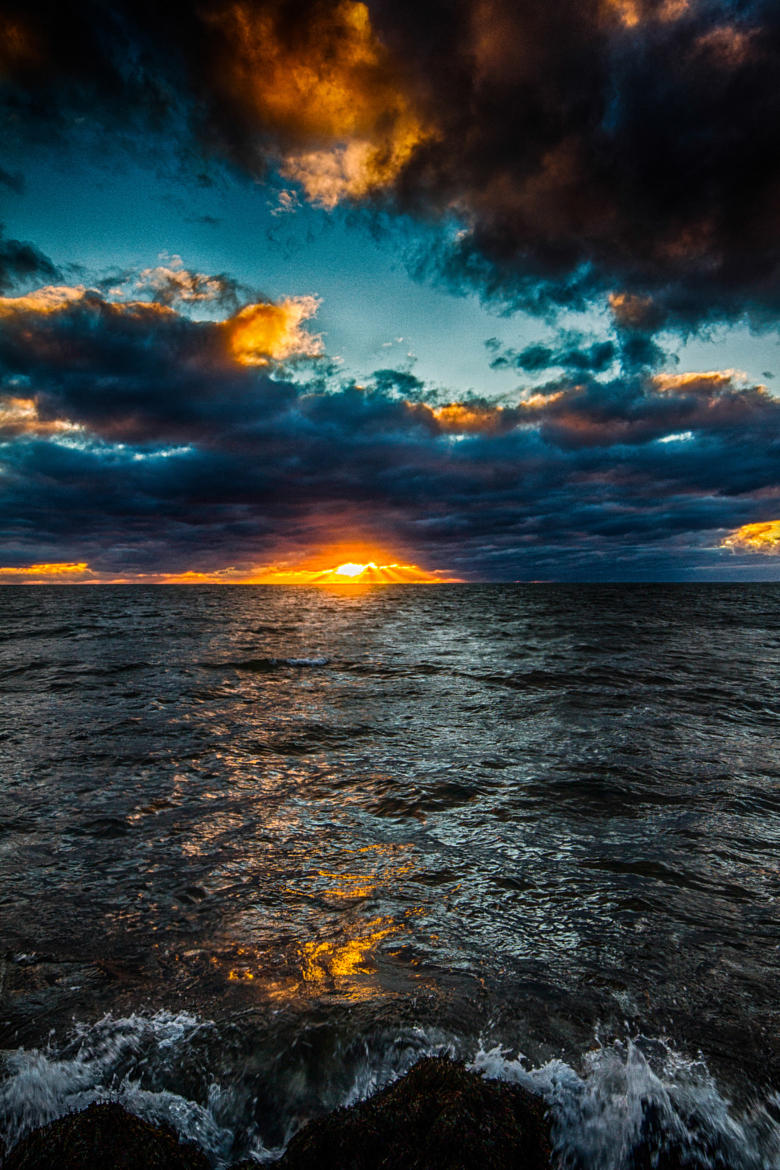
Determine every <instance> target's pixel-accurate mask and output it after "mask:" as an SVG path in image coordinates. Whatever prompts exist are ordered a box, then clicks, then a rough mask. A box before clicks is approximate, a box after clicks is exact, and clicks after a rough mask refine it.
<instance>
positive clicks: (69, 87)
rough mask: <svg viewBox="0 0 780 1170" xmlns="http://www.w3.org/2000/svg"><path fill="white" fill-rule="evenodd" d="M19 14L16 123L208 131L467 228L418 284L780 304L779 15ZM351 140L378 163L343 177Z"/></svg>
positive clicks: (322, 8) (298, 7)
mask: <svg viewBox="0 0 780 1170" xmlns="http://www.w3.org/2000/svg"><path fill="white" fill-rule="evenodd" d="M4 7H5V13H6V16H5V20H6V24H5V27H6V29H7V30H9V32H8V35H7V36H6V41H5V45H4V47H3V50H2V57H3V61H2V64H3V66H4V69H3V73H4V77H5V79H6V80H5V84H4V91H5V103H6V111H7V118H6V127H7V128H8V127H10V132H12V133H13V132H18V133H19V134H32V133H34V132H35V133H47V132H48V133H52V132H55V133H57V134H62V133H64V132H66V131H67V132H71V131H72V128H73V127H74V126H75V127H78V128H79V129H78V133H82V134H83V133H84V127H85V125H86V126H90V125H91V126H93V127H99V126H103V127H105V126H107V125H110V126H111V127H112V129H113V130H114V131H116V129H117V128H120V129H121V128H124V130H126V131H127V133H128V134H129V135H130V137H132V135H133V133H136V134H138V133H144V134H149V133H150V132H151V131H153V130H159V131H161V132H163V131H164V132H166V133H167V134H168V135H169V143H170V145H169V151H170V153H171V155H173V154H174V153H178V154H179V155H181V154H182V153H186V152H187V151H188V150H190V151H191V148H192V139H191V138H190V137H188V136H189V135H192V134H194V135H195V136H196V138H197V142H198V144H199V150H201V151H205V152H207V153H210V154H211V155H212V156H215V157H219V158H222V159H228V160H229V161H230V162H231V163H232V164H233V165H235V166H238V167H240V168H242V169H243V170H244V171H246V172H249V173H251V174H253V175H258V174H262V173H263V172H264V170H265V169H266V167H267V165H268V163H269V161H270V162H271V163H277V162H280V160H281V164H282V165H286V166H287V168H288V174H290V175H291V176H292V178H293V179H294V180H298V181H299V182H300V183H301V184H302V185H303V187H304V189H305V190H306V191H307V192H308V194H309V196H310V197H311V198H314V199H319V200H320V201H322V202H324V203H326V205H331V204H332V202H334V201H336V200H338V199H339V198H346V199H352V200H353V201H355V200H357V201H368V202H370V203H373V204H375V205H379V206H380V207H383V208H386V209H389V210H391V211H392V210H393V209H396V210H398V209H400V210H402V211H404V212H409V213H411V214H412V216H418V217H420V219H421V220H422V221H424V222H425V223H426V224H427V225H431V224H435V223H436V222H437V221H439V220H441V222H449V221H450V220H451V217H452V215H453V213H454V214H455V216H456V218H457V219H458V220H459V221H460V223H461V225H464V226H465V230H463V231H461V232H459V233H458V234H457V235H454V236H453V235H452V234H451V233H450V232H449V229H448V230H446V231H445V230H444V229H442V230H441V231H440V232H439V233H438V234H436V235H435V236H434V237H433V241H432V242H431V239H430V238H429V236H428V235H426V237H425V239H424V240H422V242H421V243H420V245H419V248H418V250H417V253H416V260H415V263H416V266H417V268H418V269H419V271H421V272H429V273H433V274H434V275H436V277H437V278H439V279H444V280H446V281H448V282H450V283H452V284H454V285H456V286H458V287H462V286H464V285H472V284H477V285H478V286H479V287H480V288H481V289H482V290H483V292H484V293H485V295H487V296H493V297H497V298H501V299H504V300H505V301H506V302H507V303H509V304H513V305H523V306H525V307H527V308H530V309H532V310H534V311H540V312H541V311H545V310H546V309H549V308H550V307H551V306H556V305H561V306H581V305H583V304H585V303H587V301H588V299H589V298H590V297H592V296H594V295H596V294H601V293H604V292H609V291H616V292H618V293H621V294H629V295H631V296H634V297H639V298H643V300H644V303H645V305H646V306H647V307H648V324H647V332H648V333H649V332H651V331H652V329H654V328H656V327H657V325H658V324H660V323H664V322H665V323H669V324H680V325H682V326H683V327H688V326H693V325H696V324H698V323H700V322H702V321H706V320H708V319H714V318H725V317H735V316H738V315H740V314H747V315H748V317H749V319H750V321H751V322H752V323H753V324H754V325H756V326H759V327H760V326H766V325H768V324H771V323H773V321H774V319H775V316H776V313H777V310H778V308H779V307H780V281H779V279H778V273H779V265H780V240H779V239H778V215H777V199H778V192H779V191H780V87H778V85H777V76H778V72H779V70H780V7H778V5H777V4H776V3H775V2H774V0H740V2H739V3H737V2H729V0H557V2H556V3H554V4H551V3H549V0H525V2H524V3H523V4H518V3H516V0H452V2H448V3H447V4H443V3H441V0H417V2H416V3H414V4H410V3H400V2H399V0H392V2H390V0H372V2H371V3H370V4H369V10H370V18H371V26H368V30H366V27H365V26H364V23H361V19H360V11H362V10H361V9H360V7H359V6H358V5H356V4H354V3H352V2H351V0H340V2H338V3H337V2H335V0H332V2H331V3H323V2H322V0H304V2H301V0H295V3H293V2H292V0H254V2H250V0H235V2H234V3H219V4H218V3H216V2H214V0H211V2H209V0H206V2H205V3H203V4H200V5H197V6H196V5H191V4H184V3H172V4H166V5H153V4H151V3H146V2H140V0H139V2H131V0H125V2H117V3H114V4H109V5H106V4H102V3H101V4H97V3H84V4H80V5H77V6H74V5H61V4H54V3H53V2H50V3H44V2H41V0H38V2H37V3H35V2H34V3H25V4H24V5H22V4H21V3H14V2H11V3H6V4H5V6H4ZM380 46H381V48H380ZM323 71H324V72H323ZM324 75H327V79H328V82H329V84H330V83H332V85H331V89H335V90H338V92H337V93H336V95H335V97H334V96H333V94H332V93H331V90H330V89H329V90H328V91H327V93H326V91H325V89H324V88H323V89H320V88H318V87H320V86H321V85H323V84H324V83H323V82H322V77H323V76H324ZM307 86H308V87H309V91H307V90H306V87H307ZM285 87H287V88H285ZM305 91H306V92H310V100H309V101H308V102H307V101H306V100H303V98H302V95H303V94H304V92H305ZM328 94H330V98H328ZM328 101H331V105H329V104H328ZM76 116H77V117H76ZM351 141H355V142H358V143H368V145H369V147H370V152H369V153H370V166H369V165H368V163H366V170H365V174H362V175H360V176H358V178H355V177H354V175H353V177H352V178H351V179H349V180H347V179H345V178H344V177H343V176H342V177H341V178H339V177H338V176H336V178H334V174H336V172H338V170H339V165H340V164H339V157H340V156H338V153H337V152H338V149H339V146H340V145H341V146H343V145H344V143H345V142H346V143H349V142H351ZM329 151H330V152H332V153H331V154H328V152H329ZM296 152H297V153H296ZM317 152H324V155H322V156H321V155H318V153H317ZM155 153H156V155H157V156H158V157H159V155H160V153H163V154H164V150H162V152H161V149H160V146H159V143H158V145H157V146H155ZM364 161H365V160H364ZM195 165H196V166H197V165H198V164H197V157H196V159H195ZM421 239H422V237H421ZM651 317H652V319H653V323H652V324H650V323H649V319H650V318H651ZM634 346H635V348H637V346H638V343H634ZM637 360H638V361H640V362H641V363H644V362H645V361H646V355H645V357H643V356H642V355H641V354H637Z"/></svg>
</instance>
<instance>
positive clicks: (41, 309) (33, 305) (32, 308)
mask: <svg viewBox="0 0 780 1170" xmlns="http://www.w3.org/2000/svg"><path fill="white" fill-rule="evenodd" d="M85 293H86V289H85V288H84V285H83V284H76V285H70V284H57V285H55V284H49V285H45V286H44V287H43V288H39V289H36V290H35V292H31V293H27V294H26V295H25V296H22V297H0V317H10V316H13V315H14V314H16V313H56V312H57V311H58V310H59V309H63V308H65V307H66V306H67V305H70V304H73V302H74V301H80V300H83V298H84V295H85Z"/></svg>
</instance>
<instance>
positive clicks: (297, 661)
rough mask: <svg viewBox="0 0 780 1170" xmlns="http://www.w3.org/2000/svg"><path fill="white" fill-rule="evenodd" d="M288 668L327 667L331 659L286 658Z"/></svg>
mask: <svg viewBox="0 0 780 1170" xmlns="http://www.w3.org/2000/svg"><path fill="white" fill-rule="evenodd" d="M284 661H285V662H286V663H287V665H288V666H327V665H328V663H329V661H330V659H329V658H324V657H320V658H285V659H284Z"/></svg>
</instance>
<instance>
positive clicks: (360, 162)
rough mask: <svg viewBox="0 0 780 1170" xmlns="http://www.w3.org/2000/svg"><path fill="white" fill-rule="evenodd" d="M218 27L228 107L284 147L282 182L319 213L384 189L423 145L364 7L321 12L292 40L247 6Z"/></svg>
mask: <svg viewBox="0 0 780 1170" xmlns="http://www.w3.org/2000/svg"><path fill="white" fill-rule="evenodd" d="M220 23H221V24H222V25H223V27H222V32H223V33H224V34H225V35H226V36H227V42H228V44H229V46H230V54H231V56H230V60H229V61H226V72H225V77H226V80H225V84H226V86H227V87H228V89H229V91H230V93H231V96H232V98H233V100H235V101H237V102H238V103H239V104H240V105H242V106H244V107H245V108H246V107H248V109H249V111H250V112H251V114H252V116H253V117H254V118H258V119H259V120H260V121H261V123H263V124H264V125H265V126H267V127H269V128H270V129H271V131H272V132H273V133H274V134H276V135H278V136H279V137H280V138H281V139H282V140H284V141H285V143H286V145H285V147H284V149H283V150H282V158H281V169H282V172H283V174H285V175H286V176H287V177H288V178H290V179H292V180H293V181H295V182H298V183H300V184H301V186H302V187H303V189H304V191H305V192H306V195H307V197H308V198H309V199H310V200H312V201H313V202H315V203H318V204H319V205H320V206H323V207H328V208H332V207H335V205H336V204H337V203H339V202H340V201H341V200H343V199H345V198H360V197H362V196H364V195H366V194H368V193H369V192H371V191H373V190H375V189H377V188H380V187H384V186H386V185H387V184H389V183H390V182H391V181H392V180H393V179H394V178H395V177H396V175H397V174H398V173H399V171H400V170H401V169H402V168H403V167H404V165H405V164H406V163H407V162H408V161H409V159H410V158H411V156H412V154H413V153H414V151H415V150H416V149H417V147H418V146H419V145H420V144H421V143H422V142H424V141H425V140H426V138H429V137H430V136H431V130H430V129H429V128H426V127H425V126H424V125H423V122H422V119H421V117H420V116H419V114H418V113H417V112H416V111H415V110H414V109H413V106H412V102H411V99H410V97H409V96H408V94H406V93H405V92H404V88H403V86H402V84H401V82H400V79H399V76H398V73H397V69H396V68H395V67H394V65H393V63H392V61H391V59H390V56H389V54H388V52H387V50H386V49H385V47H384V45H383V44H382V42H381V41H380V40H379V38H378V37H377V35H376V33H375V31H374V29H373V28H372V25H371V19H370V15H369V11H368V8H367V7H366V5H365V4H363V3H356V2H355V0H342V2H341V3H339V4H335V5H333V6H328V7H324V8H322V9H320V10H319V12H318V15H317V16H316V17H315V18H314V19H313V20H312V21H311V22H310V24H309V25H308V26H307V27H306V29H305V30H301V28H298V29H297V30H296V34H295V36H291V35H290V33H289V30H283V29H282V28H281V27H280V24H279V21H278V19H277V17H276V16H275V15H274V14H273V13H272V12H269V11H267V10H266V11H258V10H257V9H256V8H254V7H253V6H251V5H249V4H246V3H238V4H234V5H233V6H232V7H231V8H230V9H229V10H228V13H227V16H226V17H222V16H221V17H220Z"/></svg>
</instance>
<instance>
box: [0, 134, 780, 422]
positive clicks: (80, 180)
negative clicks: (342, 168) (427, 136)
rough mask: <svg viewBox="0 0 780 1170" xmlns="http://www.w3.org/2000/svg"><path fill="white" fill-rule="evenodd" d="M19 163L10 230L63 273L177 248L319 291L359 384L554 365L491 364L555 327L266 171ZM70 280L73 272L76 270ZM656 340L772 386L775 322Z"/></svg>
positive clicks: (460, 385)
mask: <svg viewBox="0 0 780 1170" xmlns="http://www.w3.org/2000/svg"><path fill="white" fill-rule="evenodd" d="M19 163H20V167H21V169H22V170H23V172H24V175H25V188H24V190H23V191H22V192H21V193H17V192H14V191H11V190H7V189H4V190H3V191H2V192H1V193H0V219H2V220H3V221H4V222H5V225H6V232H7V234H8V235H9V236H14V237H16V238H19V239H25V240H30V241H32V242H33V243H35V244H36V245H37V246H38V247H40V248H41V249H42V250H43V251H44V252H45V253H46V254H47V255H49V256H50V257H51V259H52V260H53V261H54V262H55V263H56V264H57V265H58V266H60V267H62V268H63V269H64V270H65V271H66V272H67V271H68V266H69V265H71V264H75V265H80V266H83V269H84V275H83V278H85V279H86V280H87V281H89V280H90V279H93V280H94V279H96V278H97V277H98V276H99V275H101V274H103V273H104V272H106V270H109V269H112V268H117V269H124V268H145V267H149V266H152V265H154V264H155V263H158V262H159V258H160V257H165V256H173V255H178V256H181V258H182V260H183V262H184V264H185V266H186V267H187V268H191V269H196V270H198V271H201V272H207V273H216V272H225V273H228V274H229V275H231V276H233V277H235V278H237V279H238V280H240V281H242V282H243V283H245V284H247V285H248V286H250V287H252V288H255V289H258V290H259V291H261V292H262V293H264V294H266V295H268V296H270V297H272V298H274V299H278V298H281V297H284V296H290V295H300V294H315V295H317V296H318V297H320V298H321V302H322V303H321V307H320V310H319V313H318V316H317V319H316V322H314V323H313V324H312V326H311V327H312V328H313V329H314V330H316V331H318V332H322V333H323V336H324V341H325V346H326V351H327V353H328V355H329V356H331V357H337V358H339V359H340V360H341V363H342V368H343V370H344V373H345V376H346V377H354V378H355V380H356V381H358V382H364V381H367V380H368V379H369V377H370V374H371V372H372V371H373V370H376V369H382V368H396V369H403V370H407V371H409V372H412V373H414V374H415V375H416V376H417V377H418V378H420V379H421V381H423V382H425V383H426V385H427V386H430V387H431V388H435V389H438V390H440V392H441V393H442V395H443V396H444V397H453V398H457V397H462V396H464V395H467V394H469V393H474V394H477V395H484V396H485V397H488V398H509V399H511V398H512V397H513V396H514V395H515V394H516V393H517V391H518V389H520V388H521V387H522V386H529V385H534V384H538V383H540V382H543V381H544V380H545V379H548V378H550V377H552V376H554V375H555V373H556V371H554V370H553V371H547V372H544V371H543V372H540V373H538V374H535V375H530V374H526V373H519V372H518V371H516V370H512V369H491V368H490V365H489V361H490V354H489V353H488V351H487V350H486V348H485V341H486V339H487V338H489V337H495V338H497V339H498V342H499V343H500V344H501V345H502V346H508V347H511V348H514V349H522V348H524V347H525V346H528V345H531V344H536V343H540V342H542V343H551V342H552V343H553V344H554V339H555V332H556V329H555V328H553V327H551V326H550V325H549V324H546V323H545V322H543V321H540V320H539V319H537V318H534V317H530V316H528V315H526V314H522V313H516V314H514V315H511V316H504V315H501V314H499V313H497V312H492V311H491V310H490V308H489V307H488V306H485V305H484V304H482V303H481V302H480V301H479V298H478V297H477V296H476V295H455V294H452V293H450V292H448V291H446V290H444V289H442V288H439V287H436V286H434V285H432V284H426V283H423V282H419V281H416V280H414V279H412V278H411V277H410V275H409V273H408V271H407V269H406V267H405V264H404V259H403V254H402V253H403V248H402V247H401V248H399V246H398V245H399V242H398V237H397V234H390V235H389V236H387V237H386V238H383V237H382V235H381V234H379V235H377V236H375V235H373V234H372V233H371V231H370V230H369V229H368V226H367V223H366V221H365V220H364V219H362V218H361V217H360V216H355V215H350V214H347V213H344V212H341V211H337V212H335V213H330V212H327V211H324V210H322V209H319V208H315V207H311V206H307V205H306V204H305V203H300V202H298V201H296V200H295V198H293V199H289V198H288V197H286V196H282V197H281V200H280V193H281V192H282V191H284V190H285V186H284V184H283V183H282V182H281V181H279V180H278V179H274V178H273V177H272V179H271V180H270V181H269V182H268V183H266V184H262V183H258V182H252V181H249V180H242V179H238V178H234V177H232V176H230V175H226V174H224V173H218V174H216V175H215V176H214V177H213V178H212V179H211V180H210V181H209V182H203V183H199V182H197V181H196V180H195V179H194V177H193V176H192V175H182V176H179V177H178V178H177V177H176V176H175V175H172V174H171V173H170V172H169V171H167V170H166V169H165V168H162V167H156V166H153V165H146V160H138V159H135V158H133V157H132V156H129V157H128V156H126V157H122V156H121V154H120V155H118V156H116V157H115V156H112V158H111V161H110V165H106V164H105V163H103V164H101V163H96V161H95V158H94V155H92V154H91V153H90V154H85V155H84V156H82V157H79V156H76V157H74V154H73V152H68V153H65V152H61V153H60V152H57V151H52V150H51V149H50V148H44V147H40V148H34V149H33V150H31V151H29V152H28V153H27V154H26V156H25V158H24V159H23V160H21V159H20V160H19ZM286 204H287V205H290V204H291V205H292V210H285V205H286ZM73 279H74V282H75V281H77V280H78V279H79V275H78V273H77V272H75V271H74V272H73ZM557 324H558V326H561V327H565V328H574V329H576V330H579V331H580V332H582V333H583V334H585V335H586V336H587V337H588V339H589V340H595V339H599V338H603V337H605V336H607V335H608V334H609V330H610V322H609V316H608V314H607V313H606V312H604V311H593V312H588V313H583V314H569V315H567V316H566V318H562V319H561V320H559V322H558V323H557ZM664 340H665V341H666V342H670V344H669V349H670V351H671V352H672V353H673V354H676V356H677V358H678V361H677V364H676V365H675V364H674V363H673V362H670V364H669V366H668V368H670V369H674V368H676V369H678V370H679V371H680V372H683V371H685V370H696V369H723V368H738V369H741V370H744V371H745V373H746V374H747V376H748V378H749V379H750V380H751V381H766V382H767V384H768V386H769V388H770V390H771V389H772V381H771V375H773V374H774V373H775V371H776V370H777V373H778V375H779V376H778V385H779V386H780V360H778V339H777V334H776V333H775V332H771V333H765V334H760V335H756V334H753V333H751V332H750V330H749V329H748V328H747V327H746V326H736V327H731V328H725V327H724V328H721V329H718V330H716V331H714V332H712V333H711V334H710V335H709V336H703V335H702V336H694V337H691V338H690V339H688V340H687V341H684V342H679V341H677V342H676V343H675V342H674V340H673V339H670V338H666V339H664Z"/></svg>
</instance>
